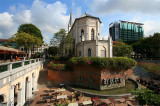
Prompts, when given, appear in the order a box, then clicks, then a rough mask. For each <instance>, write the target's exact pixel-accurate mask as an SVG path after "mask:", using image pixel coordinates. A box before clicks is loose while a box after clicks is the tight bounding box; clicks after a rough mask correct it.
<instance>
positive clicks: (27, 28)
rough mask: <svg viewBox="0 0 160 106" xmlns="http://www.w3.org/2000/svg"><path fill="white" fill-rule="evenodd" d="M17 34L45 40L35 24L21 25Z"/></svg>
mask: <svg viewBox="0 0 160 106" xmlns="http://www.w3.org/2000/svg"><path fill="white" fill-rule="evenodd" d="M17 32H18V33H21V32H25V33H29V34H30V35H33V36H35V37H37V38H40V39H41V40H43V36H42V34H41V31H40V30H39V29H38V28H37V27H36V26H35V25H33V24H21V25H20V26H19V28H18V31H17Z"/></svg>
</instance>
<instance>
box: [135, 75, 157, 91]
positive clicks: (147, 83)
mask: <svg viewBox="0 0 160 106" xmlns="http://www.w3.org/2000/svg"><path fill="white" fill-rule="evenodd" d="M159 79H160V77H159V76H154V77H153V79H152V80H145V79H142V78H140V79H137V82H138V83H140V84H141V85H143V86H145V87H146V88H148V89H150V90H153V91H154V93H155V94H160V82H159Z"/></svg>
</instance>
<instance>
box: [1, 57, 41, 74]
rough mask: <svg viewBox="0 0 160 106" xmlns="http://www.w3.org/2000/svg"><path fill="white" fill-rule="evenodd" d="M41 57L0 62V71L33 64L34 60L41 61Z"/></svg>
mask: <svg viewBox="0 0 160 106" xmlns="http://www.w3.org/2000/svg"><path fill="white" fill-rule="evenodd" d="M42 60H43V59H41V58H36V59H30V60H22V61H16V62H8V63H1V64H0V73H2V72H5V71H8V70H12V69H16V68H19V67H23V66H25V65H28V64H34V63H36V62H39V61H42Z"/></svg>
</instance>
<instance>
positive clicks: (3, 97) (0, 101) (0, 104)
mask: <svg viewBox="0 0 160 106" xmlns="http://www.w3.org/2000/svg"><path fill="white" fill-rule="evenodd" d="M4 103H7V98H6V95H5V94H0V106H3V104H4Z"/></svg>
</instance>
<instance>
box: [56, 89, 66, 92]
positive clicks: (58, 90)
mask: <svg viewBox="0 0 160 106" xmlns="http://www.w3.org/2000/svg"><path fill="white" fill-rule="evenodd" d="M62 91H65V89H57V92H62Z"/></svg>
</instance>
